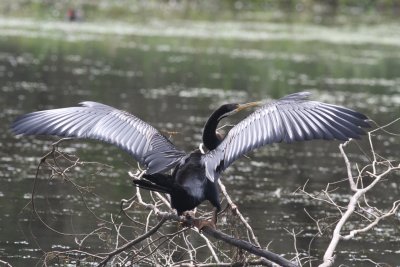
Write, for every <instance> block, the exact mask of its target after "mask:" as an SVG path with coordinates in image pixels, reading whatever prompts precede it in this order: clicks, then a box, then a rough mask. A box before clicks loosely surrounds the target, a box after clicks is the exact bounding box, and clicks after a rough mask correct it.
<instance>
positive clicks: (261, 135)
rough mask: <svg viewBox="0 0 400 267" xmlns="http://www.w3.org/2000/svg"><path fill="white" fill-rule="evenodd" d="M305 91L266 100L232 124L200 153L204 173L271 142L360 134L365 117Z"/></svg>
mask: <svg viewBox="0 0 400 267" xmlns="http://www.w3.org/2000/svg"><path fill="white" fill-rule="evenodd" d="M309 95H310V93H308V92H300V93H295V94H291V95H288V96H285V97H283V98H281V99H279V100H276V101H273V102H270V103H268V104H265V105H264V106H262V107H261V108H259V109H258V110H256V111H255V112H253V113H252V114H250V115H249V116H248V117H247V118H246V119H244V120H242V121H241V122H240V123H238V124H237V125H236V126H235V127H233V128H232V129H231V130H230V131H229V133H228V134H227V136H226V137H225V139H224V140H223V141H222V142H221V144H219V146H218V147H217V148H215V149H214V150H211V151H209V152H208V153H206V154H205V155H203V156H202V163H203V164H204V165H205V168H206V176H207V178H208V179H210V180H211V181H214V180H215V179H217V178H218V177H219V175H220V173H221V172H223V171H224V170H225V169H226V168H227V167H228V166H229V165H231V164H232V163H233V162H234V161H235V160H236V159H238V158H239V157H241V156H243V155H244V154H246V153H247V152H249V151H251V150H253V149H256V148H258V147H261V146H264V145H266V144H271V143H279V142H286V143H291V142H294V141H303V140H311V139H326V140H331V139H338V140H348V139H349V138H359V136H360V135H361V134H364V131H363V130H362V128H361V127H370V126H369V124H368V122H367V117H366V116H365V115H363V114H361V113H359V112H356V111H353V110H351V109H348V108H344V107H341V106H336V105H331V104H326V103H322V102H317V101H310V100H308V99H307V98H308V96H309Z"/></svg>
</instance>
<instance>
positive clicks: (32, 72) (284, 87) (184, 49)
mask: <svg viewBox="0 0 400 267" xmlns="http://www.w3.org/2000/svg"><path fill="white" fill-rule="evenodd" d="M0 27H1V28H2V30H1V32H0V94H1V98H0V105H1V106H2V107H3V108H2V110H3V112H2V113H1V114H0V120H1V125H2V129H3V130H2V131H1V133H0V144H1V150H0V177H1V187H0V207H1V211H2V215H1V216H0V222H1V224H0V225H1V226H0V235H1V237H2V238H1V240H0V257H1V258H2V259H4V260H7V261H9V262H10V263H13V264H15V265H17V266H22V265H27V264H31V263H36V262H37V261H38V260H39V259H40V257H42V255H43V253H42V250H43V251H49V250H60V249H63V248H74V241H73V237H71V236H65V235H60V234H56V233H54V232H52V231H50V230H49V229H47V228H46V227H44V226H43V224H41V223H40V222H39V221H38V220H37V219H35V217H34V216H33V215H32V214H31V213H30V209H29V207H28V208H26V207H25V206H26V204H27V203H28V201H29V198H30V194H31V191H32V185H33V178H34V175H35V167H36V165H37V163H38V161H39V159H40V157H41V156H42V155H43V154H44V153H45V152H46V151H47V150H48V149H49V147H50V144H51V142H52V140H54V139H50V138H35V137H14V136H13V135H12V134H11V133H10V132H9V130H8V125H9V124H10V123H11V121H12V120H13V119H14V118H15V117H16V116H17V115H19V114H23V113H26V112H30V111H34V110H38V109H46V108H56V107H64V106H71V105H76V104H77V103H79V102H81V101H84V100H92V101H99V102H103V103H106V104H108V105H111V106H114V107H117V108H121V109H124V110H127V111H129V112H131V113H133V114H135V115H137V116H138V117H140V118H142V119H143V120H145V121H147V122H149V123H151V124H152V125H154V126H155V127H157V128H158V129H160V130H163V131H178V132H179V133H178V134H177V135H176V136H174V137H173V141H174V143H175V144H176V145H177V146H178V147H180V148H182V149H184V150H186V151H190V150H192V149H194V148H196V147H197V146H198V144H199V142H200V140H201V129H202V127H203V125H204V122H205V121H206V119H207V117H208V116H209V114H210V113H211V112H212V110H214V109H215V108H217V107H218V106H219V105H221V104H222V103H226V102H246V101H254V100H260V99H270V98H278V97H281V96H284V95H285V94H288V93H292V92H297V91H303V90H307V91H310V92H312V93H313V98H314V99H316V100H321V101H327V102H330V103H333V104H340V105H345V106H348V107H351V108H354V109H357V110H358V111H360V112H363V113H365V114H367V115H368V116H369V117H370V118H372V119H373V120H374V121H375V122H376V123H378V124H380V125H383V124H385V123H388V122H390V121H392V120H394V119H395V118H398V117H399V116H400V110H399V104H400V94H399V92H400V78H399V71H398V70H399V69H400V60H399V59H400V47H399V44H400V40H399V35H398V34H395V33H397V29H398V25H385V27H383V26H368V27H367V26H365V27H357V28H333V27H332V28H329V27H320V26H306V25H302V26H293V25H286V24H268V23H250V22H243V23H241V22H213V23H211V22H188V21H173V22H166V21H150V22H147V23H145V24H119V23H104V24H102V25H100V24H94V23H81V24H69V23H65V22H41V21H32V20H11V19H0ZM240 118H241V117H240V116H237V117H234V118H231V120H230V122H232V123H234V122H235V121H238V120H239V119H240ZM396 130H398V124H397V126H396V125H395V126H394V127H393V131H396ZM338 145H339V143H338V142H323V141H314V142H312V143H311V142H306V143H298V144H292V145H287V144H275V145H271V146H269V147H268V148H264V149H262V150H258V151H256V152H255V153H252V154H251V155H250V159H242V160H240V161H238V162H236V163H235V164H234V165H233V166H232V167H231V168H229V169H228V170H227V172H226V173H225V174H224V176H223V178H222V179H223V181H224V182H225V184H226V186H227V188H228V190H229V191H230V193H231V195H232V196H233V198H234V200H235V201H236V203H237V204H238V205H239V207H240V209H241V210H242V211H243V213H244V214H245V216H246V218H248V219H249V221H250V223H251V225H252V226H253V227H254V229H255V231H256V234H257V235H258V236H259V238H260V241H261V243H262V244H268V243H269V242H271V241H272V242H271V244H270V245H269V248H270V249H271V250H272V251H275V252H278V253H282V254H287V255H292V253H293V251H294V249H293V246H292V237H291V236H290V234H288V233H287V231H286V230H285V229H294V230H295V231H296V232H298V231H300V230H303V232H302V233H301V234H300V236H299V237H298V248H299V250H300V251H307V250H308V245H309V243H310V240H311V239H312V237H313V236H314V235H315V234H316V233H317V229H316V227H315V224H314V223H313V222H312V220H311V219H310V218H309V217H308V216H307V214H306V213H305V212H304V209H307V211H308V212H309V213H311V214H312V215H313V216H314V217H315V218H321V217H325V216H327V215H335V214H336V212H337V211H336V210H335V209H333V208H331V207H329V206H325V205H323V203H319V202H316V201H311V200H310V199H308V198H307V197H305V196H301V195H295V194H293V192H294V191H295V190H296V189H297V188H298V187H300V186H302V185H303V184H304V183H306V182H307V181H308V190H309V191H310V192H318V191H321V190H323V189H325V187H326V184H327V183H328V182H333V181H338V180H340V179H342V178H344V177H346V172H345V169H344V163H343V159H342V158H341V156H340V153H339V149H338ZM359 145H360V147H362V148H363V149H364V150H366V151H367V150H368V142H367V140H365V139H364V140H362V141H360V142H359ZM375 146H376V149H377V151H378V152H379V153H380V154H381V155H382V156H384V157H390V158H392V159H398V158H399V152H398V151H400V149H399V138H398V137H396V136H390V137H388V136H382V137H380V138H379V139H378V141H377V142H376V144H375ZM64 148H65V149H66V151H67V152H71V153H75V154H77V155H79V157H81V158H82V159H83V160H85V161H99V162H102V163H104V164H107V165H110V166H112V168H105V170H104V172H102V173H101V174H99V175H97V176H91V175H87V174H88V173H92V171H93V169H91V166H90V164H89V165H88V166H85V167H84V168H78V169H76V170H75V172H74V173H76V177H74V179H76V181H78V182H79V183H80V184H81V185H89V186H92V187H93V188H94V192H95V194H88V195H87V196H86V197H87V200H88V205H90V206H91V207H93V208H96V211H97V215H98V216H99V218H109V215H110V213H113V214H117V213H118V212H119V201H120V199H122V198H129V197H130V196H132V194H133V188H132V186H131V182H130V179H129V178H128V176H127V171H128V170H130V169H131V166H136V165H135V163H134V162H133V160H132V159H131V158H130V157H129V156H128V155H126V154H125V153H124V152H121V151H119V150H118V149H116V148H113V147H112V146H109V145H106V144H102V143H98V142H83V141H70V142H68V143H67V144H66V145H65V146H64ZM349 151H350V152H351V155H352V156H353V158H355V159H357V160H358V161H359V162H360V163H363V162H367V159H366V157H364V156H363V155H362V153H361V152H360V150H359V149H358V148H357V146H355V145H354V146H351V147H350V148H349ZM44 176H45V175H43V177H44ZM39 186H40V189H41V191H39V193H38V196H37V205H38V207H39V210H40V212H41V216H42V217H43V218H44V219H45V220H46V222H48V223H49V224H50V225H51V226H52V227H54V228H55V229H58V230H60V231H65V232H74V233H81V232H88V231H90V230H92V229H93V228H94V227H96V225H97V223H98V219H96V218H93V216H92V215H91V214H89V213H88V212H87V211H85V209H84V208H83V207H82V203H81V200H80V197H79V194H78V193H77V192H76V190H74V189H73V187H72V186H71V185H70V184H68V183H66V182H63V181H61V180H57V179H55V180H54V181H49V180H47V179H45V178H43V179H42V180H40V182H39ZM340 186H341V189H340V190H338V192H337V194H335V197H336V199H337V200H338V201H339V202H340V203H342V204H343V205H345V203H346V199H347V197H348V193H349V191H348V190H347V189H346V186H347V184H341V185H340ZM399 191H400V188H399V186H398V185H397V183H395V182H394V181H393V182H390V183H387V184H382V185H381V186H379V187H378V188H376V190H375V191H374V192H373V194H372V195H371V201H374V202H375V201H376V202H379V203H380V204H379V205H380V206H382V207H384V206H390V205H391V203H392V202H393V201H394V200H395V199H396V196H398V195H399ZM204 207H205V208H210V207H209V206H207V204H205V206H204ZM138 216H140V214H138ZM398 225H399V216H397V217H394V218H390V219H387V220H385V221H383V222H382V223H381V224H380V226H379V227H377V228H376V229H374V230H372V231H370V232H369V233H367V234H363V235H362V236H360V237H358V238H356V239H355V240H352V241H350V242H343V243H341V244H340V247H339V250H340V251H341V252H340V253H339V256H338V260H337V263H338V264H339V263H344V264H347V265H350V266H351V265H359V264H360V262H358V261H356V260H354V258H370V259H372V260H375V261H379V262H382V261H384V262H386V263H388V264H392V265H396V264H399V260H398V258H399V253H400V251H399V247H400V241H399V236H400V229H399V227H398ZM328 240H329V239H328V236H325V237H322V238H319V239H317V241H315V242H314V243H313V244H312V247H311V252H312V254H313V255H316V256H319V257H321V255H322V254H323V252H324V250H325V248H326V247H327V242H328ZM100 244H101V243H98V242H95V241H94V242H93V243H92V247H91V249H93V250H103V249H107V248H104V247H102V246H101V245H100ZM21 256H23V257H21Z"/></svg>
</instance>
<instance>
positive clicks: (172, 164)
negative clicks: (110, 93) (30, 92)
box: [12, 92, 369, 215]
mask: <svg viewBox="0 0 400 267" xmlns="http://www.w3.org/2000/svg"><path fill="white" fill-rule="evenodd" d="M308 96H309V93H306V92H302V93H296V94H292V95H288V96H286V97H284V98H281V99H279V100H276V101H272V102H270V103H267V104H264V105H262V107H261V108H259V109H257V110H256V111H255V112H253V113H252V114H251V115H249V116H248V117H247V118H246V119H244V120H242V121H241V122H240V123H238V124H237V125H236V126H235V127H233V128H232V129H231V130H230V131H229V133H228V134H227V135H226V136H225V138H224V139H221V138H220V137H219V135H218V134H217V133H216V130H217V127H218V123H219V121H220V120H221V119H223V118H225V117H226V116H229V115H231V114H233V113H236V112H238V111H240V110H242V109H244V108H248V107H252V106H256V105H260V102H257V103H256V102H252V103H247V104H243V105H239V104H226V105H223V106H221V107H220V108H218V109H217V110H216V111H214V113H213V114H212V115H211V116H210V118H209V119H208V121H207V122H206V124H205V126H204V129H203V144H204V146H205V147H206V148H207V149H208V150H209V151H208V152H206V153H205V154H203V153H201V152H200V151H199V150H194V151H192V152H191V153H188V154H186V153H185V152H183V151H181V150H178V149H177V148H176V147H175V146H174V145H173V144H172V143H171V142H170V141H169V140H168V139H167V138H166V137H164V136H163V135H162V134H160V133H159V132H158V131H157V130H156V129H155V128H153V127H152V126H150V125H149V124H147V123H145V122H144V121H142V120H140V119H138V118H137V117H135V116H133V115H131V114H129V113H126V112H124V111H120V110H117V109H114V108H112V107H109V106H106V105H103V104H99V103H95V102H83V103H82V105H83V106H82V107H71V108H63V109H54V110H45V111H38V112H33V113H30V114H26V115H23V116H21V117H19V118H17V120H16V121H15V122H14V123H13V125H12V129H13V131H14V132H15V133H17V134H27V135H29V134H30V135H32V134H42V135H57V136H62V137H64V136H67V137H80V138H89V139H96V140H101V141H105V142H108V143H111V144H114V145H117V146H119V147H120V148H122V149H124V150H126V151H127V152H129V153H130V154H131V155H132V156H133V157H134V158H135V159H136V160H137V161H138V162H139V163H141V164H142V165H143V166H145V167H146V173H145V174H144V175H143V179H140V180H134V183H135V184H136V185H137V186H139V187H142V188H145V189H149V190H153V191H158V192H163V193H168V194H169V195H170V197H171V205H172V207H173V208H175V209H176V210H177V212H178V214H179V215H181V214H182V213H183V212H185V211H188V210H192V209H193V208H195V207H197V206H198V205H199V204H200V203H202V202H203V201H204V200H208V201H210V202H211V204H212V205H213V206H214V207H215V208H216V210H217V211H219V210H220V202H219V197H218V189H217V186H216V180H217V179H218V178H219V176H220V175H221V173H222V172H223V171H224V170H225V169H226V168H227V167H229V166H230V165H231V164H232V163H233V162H234V161H235V160H236V159H238V158H239V157H241V156H242V155H244V154H246V153H248V152H249V151H251V150H254V149H256V148H259V147H261V146H264V145H266V144H271V143H277V142H287V143H291V142H294V141H303V140H311V139H327V140H332V139H339V140H348V139H349V138H359V136H360V135H361V134H364V131H363V130H362V127H369V124H368V122H367V117H366V116H364V115H363V114H361V113H358V112H356V111H353V110H350V109H347V108H344V107H340V106H335V105H330V104H325V103H322V102H316V101H309V100H308V99H307V97H308ZM168 171H172V174H167V173H168Z"/></svg>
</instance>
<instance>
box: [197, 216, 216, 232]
mask: <svg viewBox="0 0 400 267" xmlns="http://www.w3.org/2000/svg"><path fill="white" fill-rule="evenodd" d="M193 225H194V226H195V227H196V228H197V229H199V231H200V232H201V231H203V230H204V228H205V227H210V228H212V229H214V230H215V229H217V226H216V225H215V223H214V221H213V220H210V221H209V220H201V219H196V220H195V221H194V222H193Z"/></svg>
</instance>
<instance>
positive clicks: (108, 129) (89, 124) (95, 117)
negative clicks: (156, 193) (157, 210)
mask: <svg viewBox="0 0 400 267" xmlns="http://www.w3.org/2000/svg"><path fill="white" fill-rule="evenodd" d="M11 129H12V130H13V131H14V132H15V133H16V134H24V135H56V136H60V137H77V138H87V139H94V140H100V141H104V142H107V143H110V144H113V145H116V146H118V147H120V148H122V149H123V150H125V151H127V152H128V153H130V154H131V155H132V156H133V157H134V158H135V159H136V160H137V161H138V162H139V163H141V164H142V165H144V166H146V167H148V170H147V173H149V174H152V173H155V172H163V171H166V170H168V169H170V168H172V167H174V166H175V165H176V164H177V163H178V162H179V160H180V159H181V158H182V157H183V156H184V155H185V153H184V152H183V151H180V150H178V149H177V148H176V147H175V146H174V145H173V144H172V143H171V142H170V141H169V140H168V139H167V138H165V137H164V136H163V135H162V134H160V133H159V132H158V131H157V130H156V129H155V128H154V127H152V126H151V125H149V124H147V123H145V122H144V121H142V120H140V119H139V118H137V117H135V116H133V115H132V114H129V113H127V112H125V111H121V110H118V109H115V108H113V107H110V106H107V105H104V104H100V103H96V102H89V101H87V102H82V103H81V106H79V107H69V108H60V109H51V110H43V111H37V112H33V113H29V114H25V115H22V116H20V117H18V118H17V119H16V120H15V121H14V122H13V124H12V126H11Z"/></svg>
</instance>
